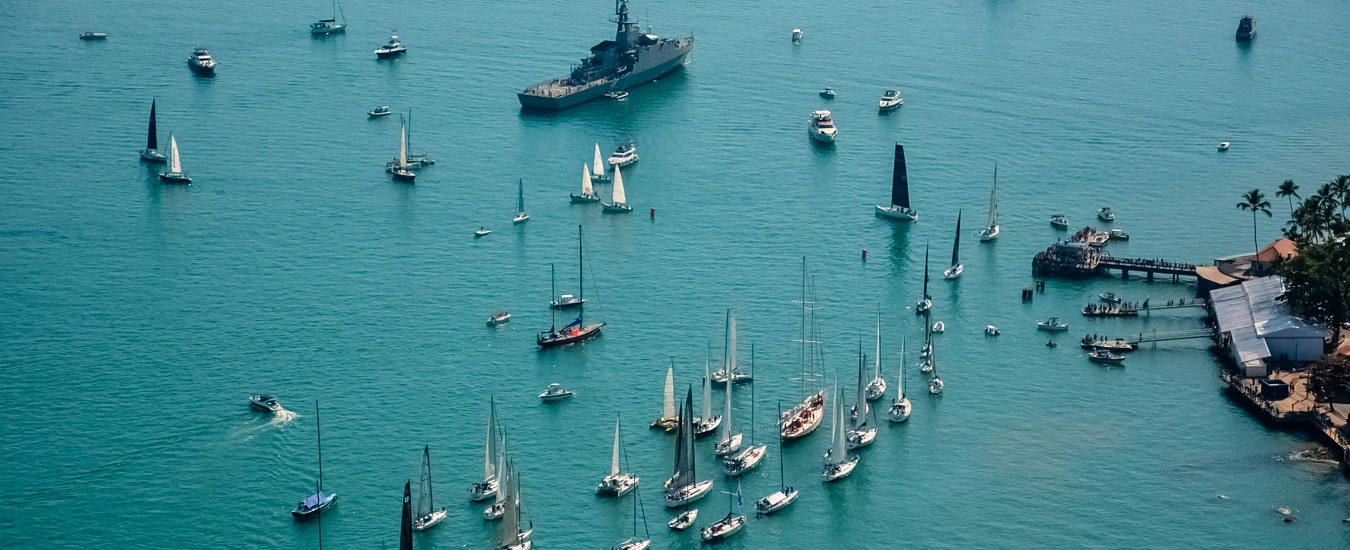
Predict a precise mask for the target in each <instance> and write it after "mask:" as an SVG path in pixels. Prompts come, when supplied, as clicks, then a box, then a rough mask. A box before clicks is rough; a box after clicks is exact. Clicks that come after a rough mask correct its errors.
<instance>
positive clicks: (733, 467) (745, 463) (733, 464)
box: [723, 445, 769, 476]
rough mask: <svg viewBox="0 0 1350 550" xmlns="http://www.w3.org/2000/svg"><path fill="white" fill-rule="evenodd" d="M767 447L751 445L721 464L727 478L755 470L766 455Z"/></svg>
mask: <svg viewBox="0 0 1350 550" xmlns="http://www.w3.org/2000/svg"><path fill="white" fill-rule="evenodd" d="M768 449H769V447H768V446H767V445H751V446H749V447H747V448H746V449H745V450H744V451H742V452H741V453H740V454H737V455H736V456H734V457H732V458H731V459H729V460H727V461H726V462H724V463H723V466H724V469H725V470H726V474H727V475H729V476H738V475H741V474H743V473H746V472H748V471H750V470H753V469H755V466H759V463H760V462H762V461H763V460H764V457H765V456H767V455H768V452H767V451H768Z"/></svg>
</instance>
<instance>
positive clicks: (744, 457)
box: [722, 385, 769, 477]
mask: <svg viewBox="0 0 1350 550" xmlns="http://www.w3.org/2000/svg"><path fill="white" fill-rule="evenodd" d="M730 392H731V386H730V385H728V386H727V393H730ZM768 450H769V446H768V445H765V444H762V443H761V444H756V443H755V387H754V386H750V443H749V444H747V445H746V447H745V448H744V449H742V450H741V452H739V453H737V454H736V456H733V457H730V458H727V459H725V460H723V461H722V468H723V469H724V470H726V474H727V475H729V476H732V477H735V476H739V475H741V474H744V473H746V472H748V471H750V470H753V469H754V468H755V466H759V463H760V462H762V461H763V460H764V453H765V452H766V451H768Z"/></svg>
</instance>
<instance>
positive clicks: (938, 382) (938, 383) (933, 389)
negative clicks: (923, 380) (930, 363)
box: [928, 374, 946, 395]
mask: <svg viewBox="0 0 1350 550" xmlns="http://www.w3.org/2000/svg"><path fill="white" fill-rule="evenodd" d="M945 386H946V384H943V383H942V379H941V378H938V376H937V375H936V374H934V375H933V379H932V380H931V381H929V382H928V393H931V394H933V395H938V394H941V393H942V388H943V387H945Z"/></svg>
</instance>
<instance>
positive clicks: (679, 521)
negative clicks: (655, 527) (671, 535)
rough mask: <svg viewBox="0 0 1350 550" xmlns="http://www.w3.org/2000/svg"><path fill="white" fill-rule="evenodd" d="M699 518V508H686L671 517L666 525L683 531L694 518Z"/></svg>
mask: <svg viewBox="0 0 1350 550" xmlns="http://www.w3.org/2000/svg"><path fill="white" fill-rule="evenodd" d="M709 483H711V482H709ZM697 519H698V509H694V510H685V511H684V512H683V513H681V514H680V515H678V516H675V517H673V518H671V519H670V521H668V522H666V526H667V527H670V528H671V529H674V530H676V531H683V530H685V529H687V528H688V527H689V526H690V525H693V524H694V520H697Z"/></svg>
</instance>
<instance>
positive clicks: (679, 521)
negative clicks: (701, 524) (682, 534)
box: [666, 510, 698, 531]
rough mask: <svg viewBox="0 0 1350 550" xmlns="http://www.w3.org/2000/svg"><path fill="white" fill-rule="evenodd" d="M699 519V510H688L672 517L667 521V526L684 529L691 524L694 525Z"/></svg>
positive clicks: (678, 529) (679, 529) (677, 529)
mask: <svg viewBox="0 0 1350 550" xmlns="http://www.w3.org/2000/svg"><path fill="white" fill-rule="evenodd" d="M697 519H698V510H687V511H685V512H684V513H682V514H680V515H678V516H675V517H673V518H670V521H668V522H666V527H669V528H671V529H674V530H676V531H683V530H685V529H686V528H688V527H689V526H690V525H693V524H694V521H695V520H697Z"/></svg>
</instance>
